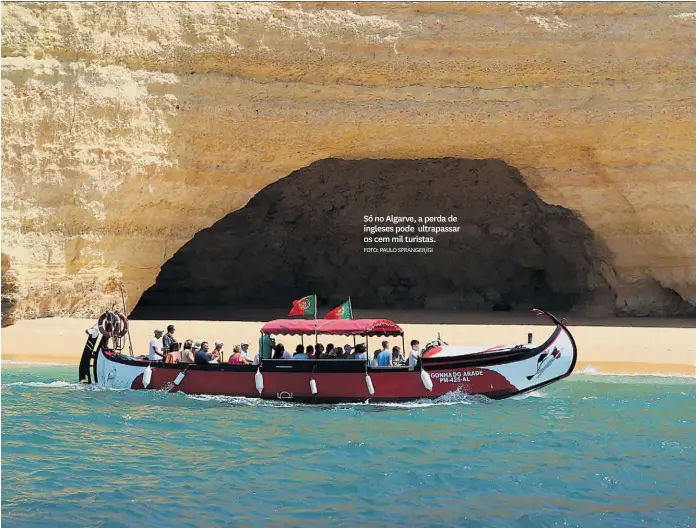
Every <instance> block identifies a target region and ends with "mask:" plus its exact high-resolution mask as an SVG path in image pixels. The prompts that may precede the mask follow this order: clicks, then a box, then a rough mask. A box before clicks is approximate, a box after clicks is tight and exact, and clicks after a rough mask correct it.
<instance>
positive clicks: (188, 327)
mask: <svg viewBox="0 0 696 528" xmlns="http://www.w3.org/2000/svg"><path fill="white" fill-rule="evenodd" d="M394 319H395V320H396V321H399V320H400V319H399V318H398V317H394ZM424 319H425V318H424ZM505 320H506V319H505V318H504V316H500V317H499V318H498V321H499V322H504V321H505ZM529 321H530V322H534V323H537V324H476V325H474V324H441V323H440V324H430V323H429V324H403V325H402V327H403V328H404V331H405V334H406V335H405V338H406V348H408V342H409V341H410V340H411V339H418V340H419V341H420V342H421V344H424V343H426V342H427V341H431V340H433V339H435V338H436V337H437V335H438V332H439V333H440V334H441V336H442V338H443V339H444V340H445V341H447V342H448V343H450V344H471V345H491V346H492V345H499V344H513V343H526V342H527V334H528V333H530V332H531V333H532V334H533V342H534V343H542V342H543V341H544V340H545V339H546V338H547V337H548V336H549V335H550V333H551V331H552V330H553V326H552V325H551V324H538V323H539V322H540V321H541V319H540V318H530V319H529ZM94 322H95V320H93V319H69V318H46V319H34V320H25V321H19V322H18V323H16V324H15V325H13V326H9V327H6V328H3V329H2V333H1V337H2V341H1V345H2V348H1V350H2V360H3V368H6V367H11V366H12V365H13V364H16V363H18V362H22V363H24V362H31V363H58V364H67V365H75V368H77V364H78V362H79V360H80V355H81V353H82V349H83V347H84V343H85V338H86V334H85V330H86V329H88V328H90V327H91V326H92V325H93V324H94ZM516 322H517V321H516ZM661 322H662V326H659V327H655V326H650V325H645V320H644V319H637V320H635V321H634V320H632V319H630V318H627V319H611V320H607V321H605V325H604V326H600V325H599V324H597V321H595V324H593V325H589V324H582V325H581V324H578V325H577V326H576V325H574V324H572V322H571V324H570V326H569V329H570V331H571V332H572V333H573V336H574V337H575V340H576V342H577V345H578V356H579V357H578V364H577V367H576V372H577V371H585V372H597V373H607V374H663V375H681V376H696V328H693V327H692V325H691V324H687V323H688V322H687V321H685V320H683V319H678V318H675V320H674V322H673V325H670V320H669V319H661ZM583 323H584V321H583ZM609 323H613V325H610V324H609ZM632 323H636V324H632ZM168 324H174V325H175V326H176V328H177V331H176V334H175V336H176V337H177V339H178V340H179V341H183V340H184V339H186V338H192V339H199V340H207V341H209V342H210V343H211V346H212V345H213V343H214V342H215V341H217V340H220V341H223V342H224V343H225V346H224V351H225V352H226V354H225V356H226V357H227V356H228V355H229V353H230V352H231V351H232V346H233V345H234V344H238V343H240V342H241V341H242V340H245V341H248V342H249V345H250V346H249V349H250V350H251V351H252V353H254V354H255V353H256V351H257V349H258V346H257V343H258V338H259V329H260V328H261V326H262V324H263V323H261V322H253V321H183V320H182V321H157V320H147V321H143V320H137V321H131V325H130V334H131V339H132V343H133V349H134V353H135V355H140V354H146V353H147V344H148V341H149V340H150V338H151V337H152V335H153V334H152V331H153V330H154V328H157V327H159V328H162V329H166V326H167V325H168ZM619 324H621V325H622V326H618V325H619ZM615 325H616V326H615ZM277 341H278V342H282V343H283V344H284V345H285V347H286V348H288V349H290V350H294V348H295V346H296V345H297V344H298V343H300V338H299V336H298V337H289V336H287V337H280V338H278V339H277ZM380 341H381V339H380V338H371V339H370V341H369V349H370V350H374V349H376V348H378V347H379V342H380ZM304 342H305V344H313V343H314V337H305V340H304ZM320 342H322V343H324V344H326V343H329V342H333V343H334V344H335V345H339V344H340V345H343V344H345V343H350V344H352V342H353V341H352V338H349V337H336V336H320ZM389 342H390V345H401V339H390V340H389ZM126 353H127V352H126ZM76 375H77V374H76Z"/></svg>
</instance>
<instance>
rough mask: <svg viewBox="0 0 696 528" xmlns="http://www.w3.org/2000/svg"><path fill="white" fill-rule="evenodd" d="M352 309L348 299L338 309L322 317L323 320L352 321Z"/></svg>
mask: <svg viewBox="0 0 696 528" xmlns="http://www.w3.org/2000/svg"><path fill="white" fill-rule="evenodd" d="M352 318H353V307H352V306H351V304H350V299H348V300H347V301H346V302H344V303H343V304H342V305H341V306H339V307H338V308H334V309H333V310H331V311H330V312H329V313H327V314H326V315H325V316H324V319H352Z"/></svg>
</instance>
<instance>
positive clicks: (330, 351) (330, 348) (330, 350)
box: [322, 343, 336, 359]
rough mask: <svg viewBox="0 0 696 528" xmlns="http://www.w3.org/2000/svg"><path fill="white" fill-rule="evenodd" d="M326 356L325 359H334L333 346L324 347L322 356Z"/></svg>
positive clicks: (331, 344) (330, 344)
mask: <svg viewBox="0 0 696 528" xmlns="http://www.w3.org/2000/svg"><path fill="white" fill-rule="evenodd" d="M324 355H325V356H326V359H333V358H335V357H336V352H335V350H334V344H333V343H329V344H327V345H326V354H322V356H324Z"/></svg>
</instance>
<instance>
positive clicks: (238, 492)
mask: <svg viewBox="0 0 696 528" xmlns="http://www.w3.org/2000/svg"><path fill="white" fill-rule="evenodd" d="M76 377H77V369H76V368H73V367H32V368H27V369H25V368H15V367H13V368H3V372H2V521H3V527H11V526H31V527H38V526H50V527H54V526H163V527H164V526H166V527H176V526H218V525H226V526H302V527H307V526H346V527H348V526H351V527H352V526H360V525H365V526H397V525H404V526H457V527H486V526H491V527H498V526H500V527H508V526H513V527H545V526H582V527H585V526H586V527H596V526H610V527H624V526H665V527H686V526H694V523H696V472H694V468H695V467H696V424H695V422H694V420H695V419H696V413H695V412H694V410H695V409H696V405H695V404H696V381H695V380H693V379H683V378H681V379H680V378H660V377H607V376H590V375H578V376H573V377H571V378H570V379H568V380H565V381H562V382H559V383H557V384H555V385H552V386H550V387H548V388H546V389H544V390H543V391H541V392H539V393H536V394H532V395H529V396H526V397H522V398H518V399H510V400H504V401H495V402H494V401H488V400H485V399H480V398H466V397H456V396H453V397H451V398H444V399H443V400H440V401H438V402H435V403H430V402H414V403H411V404H385V405H342V406H334V407H331V406H305V405H292V404H285V403H264V402H258V401H254V400H245V399H241V398H202V397H189V396H185V395H182V394H171V395H170V394H163V393H157V392H145V391H114V390H102V389H94V388H91V389H90V388H85V387H81V386H79V385H77V384H75V383H74V381H75V379H76Z"/></svg>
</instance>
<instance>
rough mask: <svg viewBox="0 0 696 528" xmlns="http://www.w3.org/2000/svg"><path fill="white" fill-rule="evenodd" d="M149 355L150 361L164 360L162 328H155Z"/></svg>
mask: <svg viewBox="0 0 696 528" xmlns="http://www.w3.org/2000/svg"><path fill="white" fill-rule="evenodd" d="M148 357H149V358H150V361H162V359H164V353H163V352H162V330H160V329H159V328H157V329H156V330H155V337H153V338H152V339H150V350H149V354H148Z"/></svg>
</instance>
